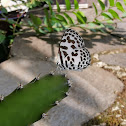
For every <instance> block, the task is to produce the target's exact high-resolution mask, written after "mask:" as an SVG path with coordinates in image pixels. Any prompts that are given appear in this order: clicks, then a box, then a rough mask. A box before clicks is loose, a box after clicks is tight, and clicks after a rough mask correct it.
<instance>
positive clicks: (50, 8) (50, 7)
mask: <svg viewBox="0 0 126 126" xmlns="http://www.w3.org/2000/svg"><path fill="white" fill-rule="evenodd" d="M48 5H49V10H50V13H51V14H52V6H51V3H50V2H48Z"/></svg>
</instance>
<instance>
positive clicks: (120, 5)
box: [116, 2, 125, 12]
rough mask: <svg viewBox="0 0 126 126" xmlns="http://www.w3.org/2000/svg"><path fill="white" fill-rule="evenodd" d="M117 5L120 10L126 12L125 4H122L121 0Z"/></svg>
mask: <svg viewBox="0 0 126 126" xmlns="http://www.w3.org/2000/svg"><path fill="white" fill-rule="evenodd" d="M116 7H117V9H118V10H120V11H122V12H125V10H124V8H123V6H122V4H121V3H120V2H117V3H116Z"/></svg>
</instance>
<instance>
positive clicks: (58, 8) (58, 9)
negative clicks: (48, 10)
mask: <svg viewBox="0 0 126 126" xmlns="http://www.w3.org/2000/svg"><path fill="white" fill-rule="evenodd" d="M56 5H57V11H58V12H60V6H59V3H58V1H57V0H56Z"/></svg>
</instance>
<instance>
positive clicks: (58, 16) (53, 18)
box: [29, 0, 126, 34]
mask: <svg viewBox="0 0 126 126" xmlns="http://www.w3.org/2000/svg"><path fill="white" fill-rule="evenodd" d="M123 1H124V4H125V3H126V1H125V0H123ZM97 2H98V3H99V5H100V7H101V11H99V12H98V9H97V6H96V4H95V3H93V7H94V9H95V14H96V16H95V17H94V20H93V21H90V22H88V19H87V17H86V16H85V15H84V13H83V12H82V11H80V10H79V5H78V1H77V0H74V9H71V4H70V0H65V4H66V10H65V11H62V10H61V8H60V6H59V3H58V0H56V5H57V11H56V12H55V11H53V10H52V7H51V2H50V0H46V3H47V4H48V6H49V10H47V9H44V13H45V17H44V18H43V19H40V20H42V22H44V25H42V23H41V24H40V25H39V26H38V27H37V28H36V27H35V25H33V24H34V23H33V21H32V23H33V24H31V22H30V23H29V26H30V27H31V26H32V27H33V29H34V30H35V31H36V32H37V34H41V33H43V34H46V33H48V32H54V31H60V30H63V29H65V28H67V27H71V26H78V27H81V28H83V29H90V25H86V24H93V23H95V26H94V28H96V27H98V28H99V29H100V28H105V29H106V28H108V27H107V25H105V24H106V23H114V20H115V19H117V20H121V18H125V17H126V14H125V13H126V12H125V9H124V8H123V6H122V4H121V3H120V2H118V1H115V0H109V7H107V8H106V7H105V4H104V3H103V2H102V1H101V0H97ZM113 7H116V8H117V9H118V10H120V11H121V12H122V15H123V16H122V17H120V16H119V15H118V13H117V12H116V11H115V10H113ZM67 12H69V13H73V14H74V16H75V17H76V19H77V23H75V22H74V19H73V17H71V16H69V13H67ZM100 16H103V17H104V20H102V21H100V20H98V18H99V17H100ZM36 19H37V18H36ZM31 20H33V19H31ZM103 22H104V23H105V24H104V23H103ZM92 26H93V25H92ZM109 28H110V27H109ZM92 29H93V27H91V30H92ZM93 31H95V30H93ZM96 31H97V30H96ZM100 31H102V32H103V30H100Z"/></svg>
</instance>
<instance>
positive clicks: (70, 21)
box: [63, 12, 74, 24]
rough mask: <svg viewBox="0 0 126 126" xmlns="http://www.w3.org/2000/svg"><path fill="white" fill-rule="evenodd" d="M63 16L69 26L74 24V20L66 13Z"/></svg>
mask: <svg viewBox="0 0 126 126" xmlns="http://www.w3.org/2000/svg"><path fill="white" fill-rule="evenodd" d="M63 14H64V16H65V17H66V18H67V19H68V21H69V24H74V20H73V19H72V18H71V17H70V16H69V15H68V14H67V13H65V12H64V13H63Z"/></svg>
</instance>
